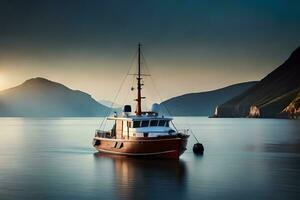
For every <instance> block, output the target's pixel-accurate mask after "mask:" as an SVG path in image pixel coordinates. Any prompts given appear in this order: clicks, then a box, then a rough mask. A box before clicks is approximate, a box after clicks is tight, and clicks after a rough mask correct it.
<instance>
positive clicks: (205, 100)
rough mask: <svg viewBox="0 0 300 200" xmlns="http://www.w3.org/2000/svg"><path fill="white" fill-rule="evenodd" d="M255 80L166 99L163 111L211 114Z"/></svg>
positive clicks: (177, 113)
mask: <svg viewBox="0 0 300 200" xmlns="http://www.w3.org/2000/svg"><path fill="white" fill-rule="evenodd" d="M256 83H257V81H251V82H245V83H238V84H235V85H231V86H228V87H225V88H221V89H217V90H213V91H208V92H199V93H190V94H185V95H182V96H177V97H174V98H171V99H168V100H166V101H164V102H162V103H161V107H162V110H163V113H168V112H169V113H168V114H171V115H174V116H212V115H213V110H214V108H215V107H216V106H217V105H220V104H222V103H224V102H226V101H227V100H229V99H231V98H232V97H234V96H236V95H238V94H240V93H242V92H244V91H245V90H247V89H249V88H250V87H252V86H254V85H255V84H256Z"/></svg>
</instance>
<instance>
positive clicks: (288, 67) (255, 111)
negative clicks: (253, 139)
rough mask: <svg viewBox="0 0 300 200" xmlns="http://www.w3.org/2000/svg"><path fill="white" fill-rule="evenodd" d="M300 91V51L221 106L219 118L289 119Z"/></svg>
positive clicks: (218, 111) (217, 113) (219, 107)
mask: <svg viewBox="0 0 300 200" xmlns="http://www.w3.org/2000/svg"><path fill="white" fill-rule="evenodd" d="M299 88H300V48H297V49H296V50H295V51H294V52H293V53H292V54H291V55H290V57H289V58H288V59H287V60H286V61H285V62H284V63H283V64H282V65H280V66H279V67H278V68H276V69H275V70H274V71H272V72H271V73H270V74H268V75H267V76H266V77H265V78H263V79H262V80H261V81H260V82H259V83H257V84H256V85H255V86H253V87H251V88H250V89H248V90H247V91H245V92H243V93H242V94H240V95H238V96H237V97H234V98H232V99H231V100H229V101H227V102H225V103H224V104H221V105H219V106H218V110H217V112H216V113H215V116H216V117H265V118H273V117H289V116H288V114H287V113H289V112H288V111H289V110H291V107H293V101H294V100H295V99H297V95H298V91H299ZM288 106H290V108H289V109H288V108H287V107H288ZM285 109H286V111H284V110H285ZM284 113H286V114H284ZM296 113H297V112H296Z"/></svg>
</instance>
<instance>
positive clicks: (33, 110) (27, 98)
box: [0, 77, 108, 117]
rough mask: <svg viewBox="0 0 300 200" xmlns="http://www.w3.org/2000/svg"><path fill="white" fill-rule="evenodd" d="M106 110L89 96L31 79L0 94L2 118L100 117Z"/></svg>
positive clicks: (43, 80)
mask: <svg viewBox="0 0 300 200" xmlns="http://www.w3.org/2000/svg"><path fill="white" fill-rule="evenodd" d="M107 112H108V108H107V107H106V106H103V105H102V104H100V103H98V102H97V101H95V100H94V99H93V98H92V97H91V95H89V94H87V93H84V92H82V91H79V90H72V89H70V88H68V87H66V86H64V85H62V84H59V83H56V82H52V81H50V80H47V79H45V78H39V77H38V78H33V79H29V80H27V81H25V82H24V83H23V84H21V85H18V86H16V87H14V88H10V89H7V90H3V91H1V92H0V116H2V117H4V116H5V117H80V116H104V115H105V114H106V113H107Z"/></svg>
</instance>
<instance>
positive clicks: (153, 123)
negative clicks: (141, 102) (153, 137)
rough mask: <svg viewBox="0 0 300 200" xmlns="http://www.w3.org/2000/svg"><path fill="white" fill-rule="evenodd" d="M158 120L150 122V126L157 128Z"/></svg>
mask: <svg viewBox="0 0 300 200" xmlns="http://www.w3.org/2000/svg"><path fill="white" fill-rule="evenodd" d="M157 124H158V120H151V122H150V126H157Z"/></svg>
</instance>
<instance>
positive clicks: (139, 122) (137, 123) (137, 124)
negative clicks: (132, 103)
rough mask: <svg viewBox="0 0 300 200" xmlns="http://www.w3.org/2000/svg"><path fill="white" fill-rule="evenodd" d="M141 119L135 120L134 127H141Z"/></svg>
mask: <svg viewBox="0 0 300 200" xmlns="http://www.w3.org/2000/svg"><path fill="white" fill-rule="evenodd" d="M140 124H141V121H133V128H139V127H140Z"/></svg>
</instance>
